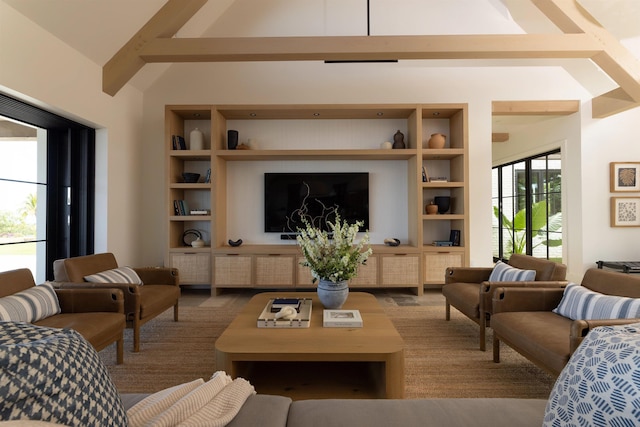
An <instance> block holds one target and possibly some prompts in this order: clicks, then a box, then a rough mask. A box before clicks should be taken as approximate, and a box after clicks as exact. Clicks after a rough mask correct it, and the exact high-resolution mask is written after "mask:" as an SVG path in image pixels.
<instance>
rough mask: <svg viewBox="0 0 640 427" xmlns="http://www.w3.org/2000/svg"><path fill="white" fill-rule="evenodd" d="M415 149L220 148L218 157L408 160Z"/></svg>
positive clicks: (415, 153) (248, 158)
mask: <svg viewBox="0 0 640 427" xmlns="http://www.w3.org/2000/svg"><path fill="white" fill-rule="evenodd" d="M416 155H417V150H415V149H409V148H406V149H401V150H220V151H218V152H217V153H216V156H217V157H218V158H221V159H224V160H228V161H240V160H354V159H358V160H408V159H410V158H412V157H415V156H416Z"/></svg>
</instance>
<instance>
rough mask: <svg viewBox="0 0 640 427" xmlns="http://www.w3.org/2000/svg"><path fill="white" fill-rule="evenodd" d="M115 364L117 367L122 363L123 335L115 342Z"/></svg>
mask: <svg viewBox="0 0 640 427" xmlns="http://www.w3.org/2000/svg"><path fill="white" fill-rule="evenodd" d="M116 363H117V364H118V365H122V364H123V363H124V334H123V335H122V336H120V339H119V340H118V341H116Z"/></svg>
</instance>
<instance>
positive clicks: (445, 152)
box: [422, 148, 465, 160]
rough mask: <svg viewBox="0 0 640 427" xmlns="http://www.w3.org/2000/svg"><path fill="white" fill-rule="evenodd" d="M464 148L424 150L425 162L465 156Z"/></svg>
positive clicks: (423, 157)
mask: <svg viewBox="0 0 640 427" xmlns="http://www.w3.org/2000/svg"><path fill="white" fill-rule="evenodd" d="M464 154H465V150H464V149H463V148H425V149H423V150H422V159H423V160H451V159H454V158H456V157H459V156H463V155H464Z"/></svg>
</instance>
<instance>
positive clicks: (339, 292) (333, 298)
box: [318, 279, 349, 309]
mask: <svg viewBox="0 0 640 427" xmlns="http://www.w3.org/2000/svg"><path fill="white" fill-rule="evenodd" d="M348 296H349V282H347V281H346V280H343V281H342V282H338V283H334V282H332V281H330V280H325V279H320V280H319V282H318V298H319V299H320V302H321V303H322V305H323V306H324V308H327V309H338V308H341V307H342V305H343V304H344V303H345V301H346V300H347V297H348Z"/></svg>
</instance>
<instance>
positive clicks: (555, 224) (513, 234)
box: [493, 200, 562, 258]
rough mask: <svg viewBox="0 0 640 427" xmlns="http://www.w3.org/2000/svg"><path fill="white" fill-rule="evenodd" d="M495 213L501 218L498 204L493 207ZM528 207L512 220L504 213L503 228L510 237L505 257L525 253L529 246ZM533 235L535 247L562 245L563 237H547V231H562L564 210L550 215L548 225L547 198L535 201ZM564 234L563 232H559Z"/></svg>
mask: <svg viewBox="0 0 640 427" xmlns="http://www.w3.org/2000/svg"><path fill="white" fill-rule="evenodd" d="M493 214H494V215H495V217H496V218H500V211H499V209H498V207H497V206H494V207H493ZM526 214H527V213H526V209H521V210H520V211H518V212H517V213H516V215H515V216H514V218H513V221H511V220H510V219H509V218H507V217H506V216H505V215H504V214H503V215H502V228H503V230H506V231H507V233H508V235H509V238H508V240H507V241H505V242H504V248H505V254H504V255H505V258H509V256H510V255H511V254H512V253H513V254H523V253H525V250H526V248H527V240H526V226H527V223H526ZM531 214H532V215H531V226H532V230H531V235H532V242H533V248H531V249H532V250H533V249H534V248H536V247H538V246H540V245H545V246H548V247H557V246H562V239H561V238H560V239H547V238H546V236H547V232H552V233H561V232H562V212H557V213H555V214H554V215H552V216H550V217H549V224H548V225H547V202H546V200H543V201H540V202H537V203H534V204H533V205H532V211H531ZM559 235H562V234H559Z"/></svg>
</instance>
